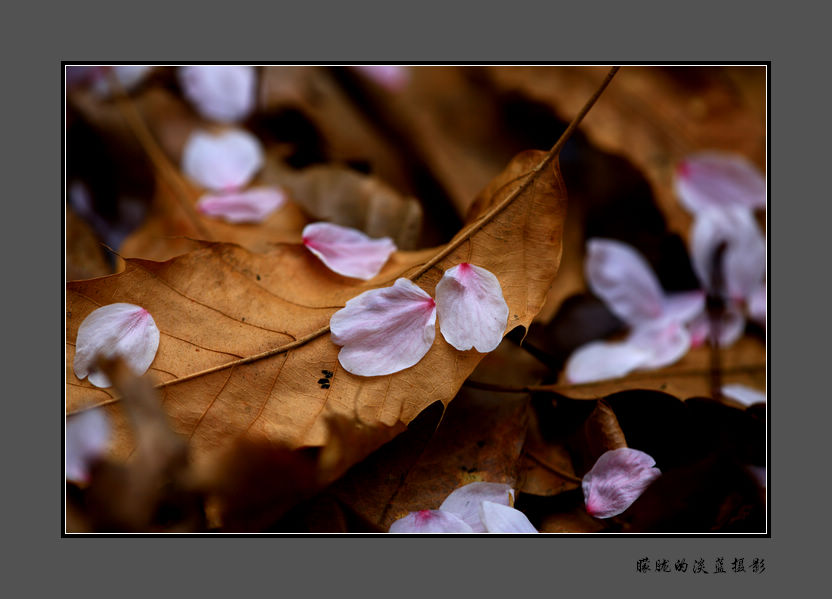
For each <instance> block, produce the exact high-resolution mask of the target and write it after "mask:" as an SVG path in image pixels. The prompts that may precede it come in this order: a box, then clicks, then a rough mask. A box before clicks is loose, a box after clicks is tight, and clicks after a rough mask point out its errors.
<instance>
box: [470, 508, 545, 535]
mask: <svg viewBox="0 0 832 599" xmlns="http://www.w3.org/2000/svg"><path fill="white" fill-rule="evenodd" d="M480 515H481V517H482V521H483V524H484V525H485V529H486V530H487V531H488V532H492V533H504V534H527V533H537V529H536V528H535V527H534V526H532V523H531V522H529V519H528V518H527V517H526V514H524V513H523V512H521V511H520V510H516V509H514V508H513V507H509V506H507V505H503V504H501V503H494V502H493V501H483V502H482V503H481V504H480Z"/></svg>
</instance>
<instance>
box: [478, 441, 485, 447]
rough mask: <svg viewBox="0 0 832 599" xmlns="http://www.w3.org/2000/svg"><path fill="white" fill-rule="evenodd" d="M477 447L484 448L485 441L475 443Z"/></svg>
mask: <svg viewBox="0 0 832 599" xmlns="http://www.w3.org/2000/svg"><path fill="white" fill-rule="evenodd" d="M477 447H485V441H477Z"/></svg>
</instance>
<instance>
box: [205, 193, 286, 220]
mask: <svg viewBox="0 0 832 599" xmlns="http://www.w3.org/2000/svg"><path fill="white" fill-rule="evenodd" d="M285 202H286V196H285V195H284V193H283V192H282V191H280V190H279V189H276V188H270V187H257V188H254V189H247V190H245V191H239V192H233V191H232V192H229V193H219V194H210V193H208V194H205V195H204V196H202V197H201V198H199V201H198V202H197V203H196V207H197V209H198V210H199V211H200V212H202V214H205V215H207V216H213V217H215V218H222V219H223V220H226V221H228V222H230V223H261V222H263V221H264V220H266V218H268V216H269V215H270V214H271V213H272V212H274V211H275V210H277V209H278V208H280V207H281V206H282V205H283V204H284V203H285Z"/></svg>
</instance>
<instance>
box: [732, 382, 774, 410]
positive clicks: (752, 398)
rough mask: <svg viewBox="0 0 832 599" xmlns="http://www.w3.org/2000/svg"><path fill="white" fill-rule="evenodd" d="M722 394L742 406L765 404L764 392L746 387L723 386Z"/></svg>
mask: <svg viewBox="0 0 832 599" xmlns="http://www.w3.org/2000/svg"><path fill="white" fill-rule="evenodd" d="M722 394H723V395H725V396H726V397H730V398H731V399H734V400H736V401H738V402H740V403H741V404H742V405H744V406H750V405H753V404H755V403H766V392H765V391H758V390H757V389H752V388H751V387H746V386H745V385H723V386H722Z"/></svg>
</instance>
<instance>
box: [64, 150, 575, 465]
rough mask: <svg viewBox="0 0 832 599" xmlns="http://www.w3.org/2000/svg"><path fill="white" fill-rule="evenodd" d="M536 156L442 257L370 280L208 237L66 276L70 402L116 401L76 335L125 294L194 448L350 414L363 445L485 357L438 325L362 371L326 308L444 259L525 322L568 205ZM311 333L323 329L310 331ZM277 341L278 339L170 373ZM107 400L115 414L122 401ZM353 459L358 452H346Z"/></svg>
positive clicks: (497, 188) (75, 405)
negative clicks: (146, 330) (389, 364)
mask: <svg viewBox="0 0 832 599" xmlns="http://www.w3.org/2000/svg"><path fill="white" fill-rule="evenodd" d="M545 156H546V155H545V153H543V152H534V151H530V152H525V153H523V154H520V155H519V156H517V157H516V158H515V159H514V160H513V161H512V162H511V164H510V165H509V166H508V167H507V169H506V170H505V171H504V172H503V173H502V174H501V175H500V176H499V177H498V178H497V179H496V180H495V181H494V182H493V183H492V184H491V185H490V186H489V187H488V189H487V191H488V195H486V196H483V197H481V198H480V199H479V201H478V205H479V206H480V207H481V208H482V209H483V210H487V209H488V207H489V206H496V205H497V204H498V203H499V202H500V201H501V200H503V199H505V198H507V197H509V196H510V195H511V194H516V197H515V198H514V200H513V201H511V202H510V203H508V204H507V205H506V206H505V208H503V209H502V210H500V211H499V212H496V213H495V214H493V215H492V216H491V217H489V218H487V220H486V219H483V218H481V219H480V220H479V221H475V222H474V223H472V224H470V225H469V226H467V227H466V228H464V229H463V230H462V231H461V232H460V233H459V234H458V235H457V236H456V237H455V238H454V240H452V241H451V242H450V244H449V246H446V247H445V248H439V251H442V250H444V251H446V252H448V253H447V255H446V256H444V257H443V258H442V259H440V260H439V261H438V262H437V263H436V264H435V266H433V267H431V268H428V269H424V268H421V265H423V264H425V263H427V261H428V260H429V259H431V257H432V256H440V255H442V254H437V250H427V251H421V252H399V253H397V254H394V256H393V257H392V258H391V260H390V261H389V262H388V263H387V265H386V267H385V268H384V270H383V271H382V272H381V273H380V274H379V275H378V276H377V277H376V278H375V279H373V280H371V281H369V282H366V283H363V282H362V283H359V282H355V281H353V280H349V279H345V278H342V277H338V276H336V275H333V274H332V273H331V272H330V271H328V270H327V269H326V267H324V266H323V265H322V264H321V263H320V261H319V260H317V259H316V258H315V257H314V256H312V255H311V254H310V253H309V252H308V251H306V249H305V248H304V247H303V246H302V245H299V244H282V245H279V246H277V247H276V248H275V249H273V250H270V251H268V252H266V253H253V252H251V251H249V250H246V249H244V248H242V247H239V246H236V245H231V244H224V243H215V244H208V245H206V246H205V247H203V248H201V249H198V250H194V251H191V252H189V253H187V254H184V255H182V256H179V257H176V258H173V259H171V260H168V261H166V262H152V261H147V260H139V259H130V260H127V263H126V267H125V270H124V271H123V272H121V273H119V274H117V275H112V276H109V277H103V278H99V279H93V280H88V281H78V282H73V283H69V284H68V286H67V331H66V338H67V349H66V351H67V353H66V358H67V371H66V372H67V374H66V377H67V410H68V411H69V412H73V411H75V410H78V409H81V408H84V407H89V406H93V405H97V404H100V403H103V402H106V401H108V400H110V399H112V397H113V394H112V392H111V390H107V389H97V388H93V387H92V386H91V385H90V384H89V383H88V382H87V381H79V380H78V379H77V378H76V377H75V375H74V374H73V372H72V361H73V357H74V349H75V346H74V343H75V338H76V335H77V332H78V327H79V326H80V324H81V322H82V321H83V320H84V318H85V317H86V316H87V314H89V313H90V312H91V311H92V310H94V309H95V308H97V307H99V306H101V305H104V304H109V303H113V302H128V303H133V304H137V305H140V306H142V307H144V308H145V309H147V310H148V311H149V312H150V313H151V314H152V315H153V318H154V320H155V321H156V323H157V325H158V327H159V329H160V331H161V341H160V344H159V350H158V353H157V355H156V359H155V360H154V362H153V364H152V365H151V368H150V373H151V375H152V376H154V377H155V378H156V379H157V380H159V381H162V382H165V383H168V384H165V385H163V386H162V387H161V390H162V393H163V405H164V407H165V410H166V411H167V413H168V415H169V417H170V418H171V421H172V423H173V426H174V428H175V429H176V430H178V432H180V433H182V434H183V435H185V436H186V437H187V438H189V439H190V442H191V449H192V451H193V452H194V455H195V456H197V457H199V456H200V455H202V454H204V453H205V452H208V451H210V450H212V449H215V448H219V447H222V446H223V445H225V444H227V443H228V442H229V441H230V440H232V439H233V438H236V437H237V436H239V435H241V434H243V433H247V432H248V433H252V434H257V435H260V436H263V437H265V438H267V439H270V440H273V441H275V442H282V443H284V444H286V445H287V446H289V447H301V446H327V445H328V444H329V443H330V441H331V433H330V428H329V427H328V426H327V420H328V419H329V418H330V417H336V418H337V417H340V418H341V419H349V421H351V422H353V423H354V424H355V426H354V428H353V429H352V431H351V433H350V434H353V435H354V439H353V441H354V444H356V445H360V446H361V447H366V451H365V452H364V455H366V454H368V453H369V452H370V451H372V449H374V448H375V447H378V446H379V445H381V444H382V443H384V442H385V441H387V440H389V439H390V438H391V437H392V435H394V434H396V433H397V432H400V431H401V430H402V429H403V428H404V425H406V424H407V423H409V422H410V421H411V420H413V419H414V418H415V417H416V416H417V415H418V414H419V413H420V412H421V411H422V410H423V409H425V408H426V407H427V406H429V405H430V404H432V403H433V402H435V401H441V402H442V403H443V404H446V405H447V403H448V402H449V401H450V400H451V399H452V398H453V397H454V396H455V395H456V393H457V391H458V389H459V388H460V386H461V385H462V383H463V381H464V380H465V379H466V378H467V377H468V375H469V374H470V373H471V372H472V371H473V369H474V368H475V367H476V365H477V364H478V363H479V361H480V360H481V359H482V358H483V354H480V353H478V352H476V351H474V350H471V351H466V352H461V351H457V350H455V349H454V348H453V347H451V346H450V345H448V344H447V343H446V342H445V341H444V339H443V338H442V336H441V335H436V340H435V342H434V344H433V347H432V348H431V349H430V351H429V352H428V353H427V355H426V356H425V357H424V358H423V359H422V360H421V361H420V362H419V363H418V364H416V365H415V366H413V367H411V368H408V369H406V370H404V371H401V372H398V373H395V374H392V375H389V376H380V377H371V378H365V377H359V376H355V375H352V374H350V373H348V372H345V371H344V370H343V369H342V368H341V367H340V365H339V363H338V351H339V348H338V347H337V346H336V345H335V344H333V343H332V341H331V340H330V337H329V335H328V334H327V333H328V329H327V326H328V323H329V319H330V317H331V316H332V314H333V313H334V312H335V311H336V310H337V309H338V308H339V307H341V306H343V305H344V304H345V302H346V301H347V300H349V299H351V298H352V297H355V296H356V295H358V294H359V293H361V292H363V291H365V290H366V289H368V288H372V287H379V286H383V285H389V284H391V283H392V282H393V280H395V278H396V277H398V276H400V275H402V274H404V276H410V277H412V278H413V280H414V282H415V283H416V284H417V285H419V286H420V287H422V288H423V289H424V290H425V291H427V292H428V293H431V294H433V292H434V287H435V286H436V283H437V282H438V281H439V279H440V277H441V276H442V272H443V271H444V270H446V269H448V268H450V267H451V266H454V265H455V264H458V263H460V262H470V263H472V264H476V265H478V266H482V267H484V268H487V269H488V270H490V271H491V272H493V273H494V274H495V275H496V276H497V278H498V279H499V280H500V283H501V285H502V288H503V293H504V295H505V299H506V301H507V303H508V306H509V310H510V312H509V318H508V327H507V330H511V329H513V328H515V327H517V326H523V327H528V325H529V324H530V323H531V321H532V319H533V318H534V316H535V315H536V314H537V312H538V311H539V310H540V308H541V306H542V305H543V303H544V300H545V295H546V292H547V291H548V289H549V288H550V286H551V284H552V280H553V279H554V277H555V274H556V273H557V269H558V264H559V262H560V254H561V239H562V234H563V230H562V229H563V219H564V214H565V209H566V192H565V188H564V185H563V182H562V179H561V176H560V171H559V169H558V166H557V162H556V161H552V162H550V163H548V164H547V165H546V166H545V167H543V168H541V169H537V168H536V167H537V166H538V165H540V164H541V161H542V160H543V159H544V157H545ZM524 184H525V185H524ZM521 186H523V187H522V189H520V190H519V193H517V192H518V188H520V187H521ZM480 214H484V212H481V213H480ZM421 271H424V272H421ZM316 331H321V334H318V335H311V338H309V337H310V334H312V333H315V332H316ZM305 339H308V340H305ZM290 344H293V345H292V346H291V347H288V348H287V346H289V345H290ZM274 348H286V349H285V351H279V352H276V353H273V355H269V356H268V357H263V358H261V359H256V360H254V361H252V362H249V363H244V364H237V365H235V366H232V367H228V368H224V369H221V370H217V371H214V372H211V373H207V374H202V375H199V376H195V377H193V378H189V379H188V380H185V381H180V382H177V383H175V384H170V383H171V382H172V381H174V380H175V379H180V378H182V377H188V376H190V375H194V374H196V373H199V372H200V371H202V370H205V369H208V368H212V367H217V366H221V365H224V364H228V363H230V362H234V361H235V360H239V359H241V358H246V357H251V356H255V355H257V354H260V353H262V352H266V351H268V350H272V349H274ZM324 371H330V372H331V373H334V374H333V376H332V377H331V378H330V381H329V386H328V387H327V386H326V385H322V384H319V380H320V379H321V378H322V377H323V376H324V374H323V373H324ZM108 409H109V410H111V411H112V412H114V416H115V412H117V410H118V405H117V403H114V404H112V405H110V407H109V408H108ZM115 438H116V442H115V448H114V449H115V451H114V454H115V455H121V456H125V455H127V454H128V453H129V451H130V449H131V444H132V441H131V440H130V439H129V435H128V434H127V433H126V429H125V428H124V427H121V428H120V429H119V431H118V432H117V434H116V435H115ZM362 457H363V456H355V455H353V456H352V458H351V460H350V461H351V462H353V463H354V462H355V461H357V460H358V459H361V458H362ZM349 465H350V464H349V463H338V464H337V466H332V468H330V471H329V472H328V473H327V477H328V478H329V479H330V480H331V479H332V478H334V477H337V476H338V475H340V474H341V473H343V471H344V469H345V468H346V467H347V466H349Z"/></svg>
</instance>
